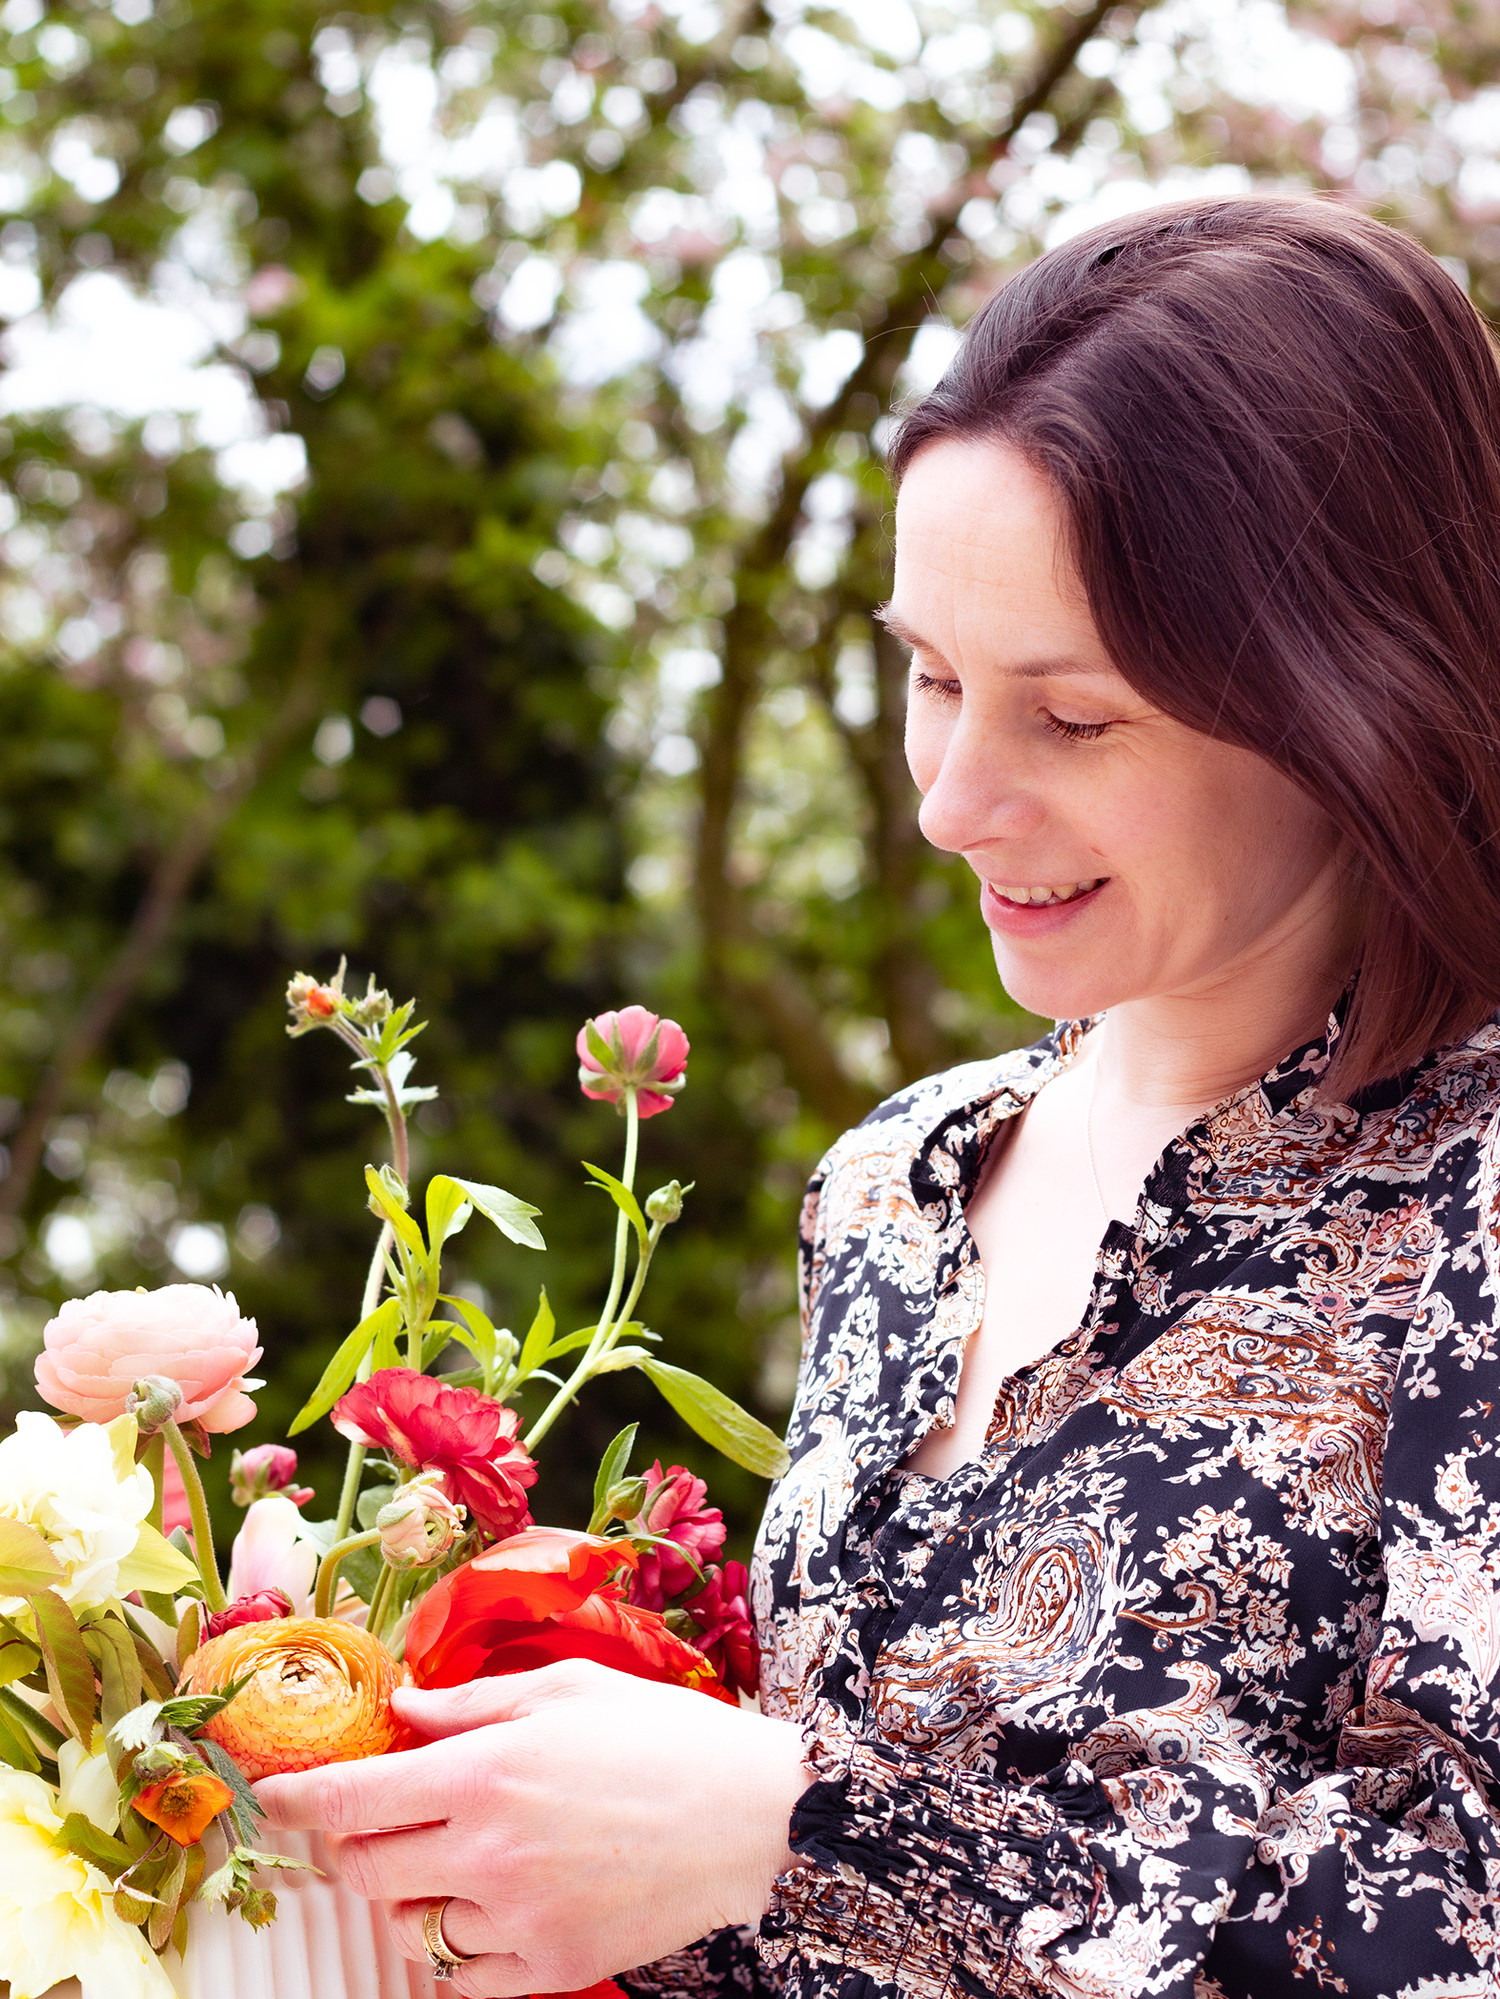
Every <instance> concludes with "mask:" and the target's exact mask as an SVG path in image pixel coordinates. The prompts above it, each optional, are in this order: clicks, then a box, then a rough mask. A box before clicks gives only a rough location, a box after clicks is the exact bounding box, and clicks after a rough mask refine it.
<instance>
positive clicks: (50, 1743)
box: [0, 1687, 69, 1759]
mask: <svg viewBox="0 0 1500 1999" xmlns="http://www.w3.org/2000/svg"><path fill="white" fill-rule="evenodd" d="M0 1709H3V1710H4V1711H5V1713H6V1714H8V1715H9V1716H10V1718H11V1720H12V1721H14V1722H16V1723H18V1724H19V1725H20V1726H21V1727H22V1728H24V1729H25V1730H26V1731H27V1733H28V1734H29V1735H34V1736H35V1737H36V1739H37V1741H38V1742H39V1743H41V1744H42V1746H43V1747H44V1748H45V1749H46V1751H47V1752H48V1754H49V1755H51V1756H52V1757H53V1758H54V1759H55V1758H56V1756H57V1752H58V1750H59V1749H61V1748H62V1746H63V1744H64V1743H65V1742H66V1741H67V1740H68V1739H69V1738H68V1737H67V1736H66V1735H64V1734H63V1732H62V1730H61V1729H60V1728H54V1727H53V1726H52V1723H51V1722H50V1721H48V1719H47V1717H46V1716H45V1715H41V1714H38V1713H37V1711H36V1709H35V1708H34V1707H33V1706H32V1705H31V1703H30V1702H29V1701H23V1700H22V1699H21V1696H20V1695H19V1694H13V1693H12V1692H11V1690H10V1688H9V1687H0Z"/></svg>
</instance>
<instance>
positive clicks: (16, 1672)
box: [0, 1617, 42, 1687]
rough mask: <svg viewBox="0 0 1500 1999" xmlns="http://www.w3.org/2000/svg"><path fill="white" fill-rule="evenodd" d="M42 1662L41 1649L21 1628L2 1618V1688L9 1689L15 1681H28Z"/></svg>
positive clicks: (0, 1673)
mask: <svg viewBox="0 0 1500 1999" xmlns="http://www.w3.org/2000/svg"><path fill="white" fill-rule="evenodd" d="M41 1660H42V1654H41V1650H40V1648H39V1647H38V1646H36V1645H34V1644H33V1643H32V1641H31V1640H30V1639H29V1638H28V1637H27V1636H26V1633H25V1632H24V1631H22V1630H21V1628H20V1626H19V1625H16V1624H12V1623H11V1621H10V1619H9V1618H8V1617H0V1687H8V1686H10V1684H11V1683H12V1681H14V1680H24V1679H26V1678H27V1677H28V1675H30V1674H32V1673H34V1672H35V1671H36V1669H37V1667H38V1666H39V1665H40V1664H41Z"/></svg>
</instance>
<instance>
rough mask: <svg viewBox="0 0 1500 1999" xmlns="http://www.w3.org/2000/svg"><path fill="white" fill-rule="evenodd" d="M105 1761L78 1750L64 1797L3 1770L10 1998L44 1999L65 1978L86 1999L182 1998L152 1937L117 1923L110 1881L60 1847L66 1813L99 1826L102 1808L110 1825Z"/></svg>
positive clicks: (3, 1932)
mask: <svg viewBox="0 0 1500 1999" xmlns="http://www.w3.org/2000/svg"><path fill="white" fill-rule="evenodd" d="M64 1753H65V1754H66V1752H64ZM103 1762H104V1758H103V1757H102V1756H87V1757H86V1756H84V1755H83V1754H82V1752H81V1751H79V1750H77V1749H76V1746H75V1753H74V1754H73V1755H72V1756H69V1757H68V1759H67V1767H66V1769H65V1770H64V1773H63V1788H62V1794H61V1795H60V1796H59V1795H58V1794H56V1793H54V1791H53V1790H52V1787H51V1786H50V1785H49V1784H45V1783H43V1781H42V1779H41V1778H40V1777H33V1776H30V1775H28V1774H27V1773H26V1772H25V1771H23V1770H9V1769H4V1768H0V1966H3V1968H4V1971H5V1974H6V1976H7V1977H8V1978H9V1979H10V1990H11V1999H38V1995H40V1994H41V1993H44V1992H47V1991H49V1990H50V1989H51V1987H52V1986H54V1985H56V1984H58V1983H60V1982H61V1980H63V1979H65V1978H76V1979H77V1980H78V1981H79V1983H80V1984H81V1985H82V1987H83V1999H174V1994H173V1987H172V1981H171V1979H170V1978H168V1976H167V1974H166V1972H165V1971H164V1970H163V1969H162V1967H161V1965H160V1964H159V1963H158V1961H157V1958H156V1954H155V1952H154V1951H153V1950H152V1949H151V1947H150V1945H149V1944H148V1943H147V1942H146V1939H145V1937H144V1936H142V1934H141V1932H140V1931H139V1930H138V1929H136V1928H135V1927H134V1926H133V1925H132V1924H130V1923H125V1922H122V1921H121V1920H120V1918H119V1917H118V1916H117V1915H116V1914H115V1912H114V1908H113V1905H112V1903H111V1899H110V1897H111V1893H112V1886H111V1883H110V1880H109V1877H108V1876H107V1875H106V1874H103V1873H101V1872H100V1870H99V1869H98V1868H97V1867H93V1866H90V1864H89V1863H88V1862H87V1861H85V1860H79V1859H76V1858H75V1857H74V1856H73V1855H72V1854H71V1853H65V1852H59V1850H58V1849H57V1848H56V1847H55V1846H54V1845H53V1844H52V1836H53V1834H54V1833H56V1832H57V1831H58V1830H59V1829H60V1828H61V1825H62V1822H63V1812H64V1810H66V1811H84V1812H87V1814H88V1816H90V1817H93V1816H94V1810H95V1809H99V1808H101V1807H102V1808H103V1811H104V1816H105V1817H106V1818H107V1816H108V1812H107V1806H106V1805H105V1803H104V1798H103V1783H102V1779H101V1775H100V1772H99V1769H98V1767H97V1766H98V1765H99V1764H101V1763H103ZM107 1771H108V1766H107V1765H105V1774H107ZM95 1823H99V1820H97V1819H96V1820H95Z"/></svg>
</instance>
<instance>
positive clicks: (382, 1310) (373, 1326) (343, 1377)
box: [287, 1298, 401, 1437]
mask: <svg viewBox="0 0 1500 1999" xmlns="http://www.w3.org/2000/svg"><path fill="white" fill-rule="evenodd" d="M387 1326H388V1327H389V1328H390V1329H391V1332H392V1335H393V1336H394V1334H395V1333H396V1332H398V1331H399V1330H400V1326H401V1302H400V1300H399V1299H397V1298H387V1299H386V1301H385V1303H384V1304H383V1305H377V1306H376V1307H375V1310H374V1311H373V1312H372V1313H371V1314H370V1316H369V1318H367V1319H361V1320H360V1322H359V1324H358V1325H357V1326H356V1327H355V1328H354V1331H353V1332H352V1333H351V1334H350V1335H349V1337H348V1339H346V1340H345V1341H344V1343H343V1345H342V1346H341V1347H340V1348H339V1350H338V1352H337V1353H336V1354H335V1355H334V1357H333V1359H332V1360H331V1361H330V1362H329V1363H328V1365H327V1367H325V1368H324V1370H323V1379H322V1380H321V1381H320V1382H319V1383H318V1385H317V1387H316V1388H315V1389H314V1390H313V1392H312V1394H311V1395H310V1396H309V1397H308V1398H307V1400H306V1402H304V1403H303V1405H302V1407H301V1409H299V1410H298V1412H297V1415H296V1417H295V1418H294V1419H293V1422H292V1425H291V1428H290V1429H289V1430H288V1431H287V1435H288V1436H289V1437H295V1436H296V1434H297V1432H298V1431H299V1430H305V1429H307V1427H308V1425H309V1424H312V1423H316V1422H317V1420H318V1418H319V1417H320V1416H326V1415H327V1414H328V1412H329V1410H330V1409H331V1408H332V1407H333V1405H334V1403H335V1402H337V1401H338V1399H339V1397H340V1396H341V1395H342V1394H343V1393H344V1391H345V1389H347V1388H348V1387H349V1386H350V1384H351V1383H352V1382H353V1380H354V1377H355V1375H356V1374H357V1373H358V1372H359V1364H360V1362H361V1361H362V1360H363V1359H364V1357H365V1355H366V1354H367V1353H368V1352H369V1350H370V1348H371V1346H372V1345H373V1344H374V1342H375V1340H376V1338H377V1337H378V1336H379V1334H380V1332H381V1329H382V1327H387Z"/></svg>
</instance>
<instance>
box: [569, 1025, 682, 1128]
mask: <svg viewBox="0 0 1500 1999" xmlns="http://www.w3.org/2000/svg"><path fill="white" fill-rule="evenodd" d="M576 1046H577V1049H578V1060H579V1064H580V1067H579V1070H578V1084H579V1088H580V1089H581V1090H582V1091H583V1094H584V1095H585V1096H586V1097H596V1098H597V1099H598V1100H599V1101H600V1102H601V1103H606V1104H618V1103H621V1102H622V1101H623V1099H624V1096H625V1092H626V1091H627V1090H630V1089H633V1090H634V1091H635V1093H636V1099H635V1101H636V1109H637V1110H638V1111H639V1112H640V1114H641V1116H642V1117H655V1116H656V1113H657V1112H658V1111H669V1110H670V1109H671V1108H672V1099H673V1098H674V1097H675V1096H676V1095H677V1092H678V1091H679V1090H680V1089H681V1088H682V1086H683V1084H684V1083H685V1082H686V1081H687V1077H686V1075H685V1074H684V1071H685V1070H686V1068H687V1058H688V1038H687V1036H686V1035H685V1034H684V1033H683V1031H682V1029H681V1028H680V1027H679V1026H678V1025H677V1023H676V1021H675V1020H663V1019H662V1018H661V1016H660V1015H659V1014H655V1013H648V1012H647V1011H646V1009H645V1007H643V1006H626V1007H621V1009H620V1011H619V1012H618V1013H614V1012H610V1013H601V1014H598V1015H596V1017H595V1018H594V1019H593V1020H589V1021H585V1023H584V1024H583V1026H582V1027H580V1028H579V1030H578V1040H577V1044H576Z"/></svg>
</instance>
